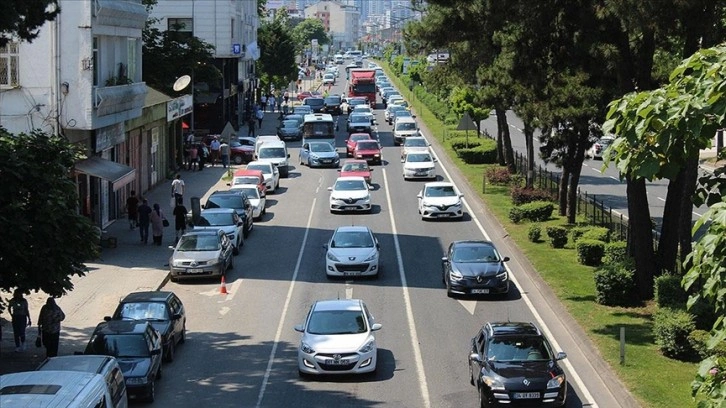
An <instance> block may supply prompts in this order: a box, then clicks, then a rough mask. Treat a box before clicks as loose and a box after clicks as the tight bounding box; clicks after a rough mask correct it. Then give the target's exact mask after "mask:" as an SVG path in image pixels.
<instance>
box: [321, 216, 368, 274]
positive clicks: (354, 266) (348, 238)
mask: <svg viewBox="0 0 726 408" xmlns="http://www.w3.org/2000/svg"><path fill="white" fill-rule="evenodd" d="M324 248H325V249H326V251H327V252H326V254H325V274H326V275H327V277H328V278H332V277H353V276H378V271H379V267H378V259H379V258H380V250H381V246H380V245H379V244H378V239H376V236H375V235H373V231H371V229H370V228H368V227H365V226H358V225H353V226H345V227H338V228H336V229H335V231H334V232H333V235H332V236H331V237H330V240H329V241H328V243H327V244H325V245H324Z"/></svg>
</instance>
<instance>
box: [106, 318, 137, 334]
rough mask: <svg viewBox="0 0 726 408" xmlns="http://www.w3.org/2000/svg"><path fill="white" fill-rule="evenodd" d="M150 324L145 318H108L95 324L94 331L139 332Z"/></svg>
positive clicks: (110, 332)
mask: <svg viewBox="0 0 726 408" xmlns="http://www.w3.org/2000/svg"><path fill="white" fill-rule="evenodd" d="M148 326H150V324H149V322H147V321H146V320H109V321H107V322H101V323H99V324H98V326H96V330H94V331H93V332H94V334H95V333H103V334H141V333H144V332H145V331H146V328H147V327H148Z"/></svg>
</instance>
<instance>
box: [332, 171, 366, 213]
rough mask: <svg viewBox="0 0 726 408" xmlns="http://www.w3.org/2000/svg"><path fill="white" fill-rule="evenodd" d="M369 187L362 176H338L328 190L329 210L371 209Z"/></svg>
mask: <svg viewBox="0 0 726 408" xmlns="http://www.w3.org/2000/svg"><path fill="white" fill-rule="evenodd" d="M371 188H372V187H370V186H369V185H368V183H366V180H365V179H364V178H363V177H359V176H350V177H338V179H337V180H335V185H334V186H332V187H328V191H330V212H331V213H332V212H335V211H367V212H370V211H371V193H370V191H369V190H370V189H371Z"/></svg>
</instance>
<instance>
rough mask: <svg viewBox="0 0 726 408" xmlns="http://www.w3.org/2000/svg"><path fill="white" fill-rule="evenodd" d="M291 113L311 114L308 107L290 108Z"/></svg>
mask: <svg viewBox="0 0 726 408" xmlns="http://www.w3.org/2000/svg"><path fill="white" fill-rule="evenodd" d="M292 111H293V112H294V113H302V114H308V113H311V112H312V109H311V108H310V106H296V107H294V108H292Z"/></svg>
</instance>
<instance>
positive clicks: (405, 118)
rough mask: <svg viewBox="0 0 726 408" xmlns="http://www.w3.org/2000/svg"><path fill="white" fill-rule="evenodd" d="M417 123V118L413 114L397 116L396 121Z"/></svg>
mask: <svg viewBox="0 0 726 408" xmlns="http://www.w3.org/2000/svg"><path fill="white" fill-rule="evenodd" d="M406 122H408V123H416V119H414V118H413V116H399V117H397V118H396V123H406Z"/></svg>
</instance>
